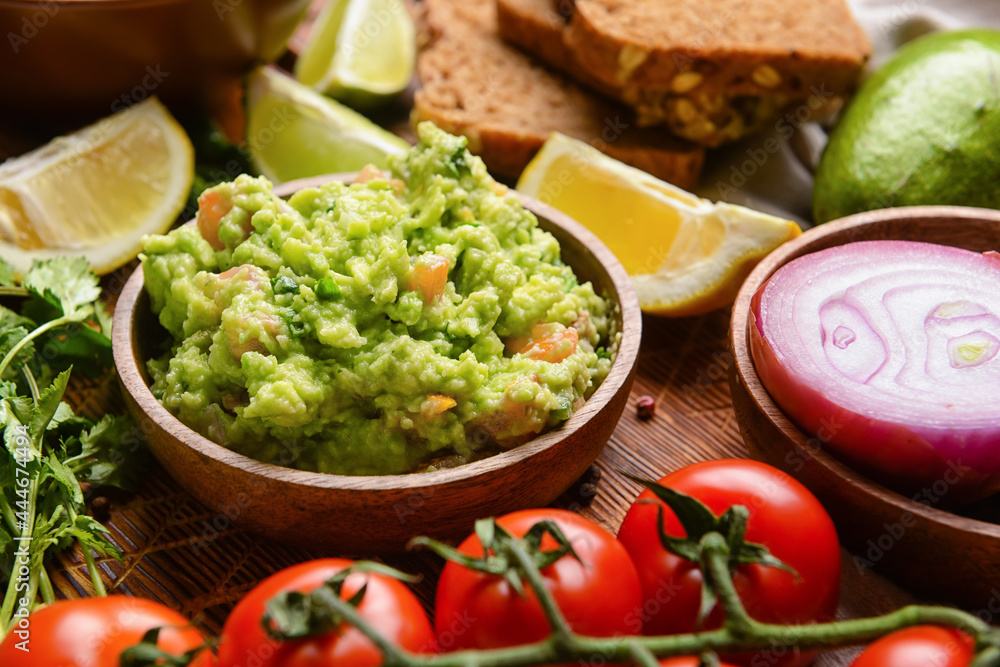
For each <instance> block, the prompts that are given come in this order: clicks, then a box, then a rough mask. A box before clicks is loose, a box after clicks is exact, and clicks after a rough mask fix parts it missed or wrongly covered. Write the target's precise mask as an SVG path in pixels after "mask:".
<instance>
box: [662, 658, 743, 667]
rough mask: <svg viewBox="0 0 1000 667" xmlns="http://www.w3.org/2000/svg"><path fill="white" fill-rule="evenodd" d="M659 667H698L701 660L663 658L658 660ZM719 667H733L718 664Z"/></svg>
mask: <svg viewBox="0 0 1000 667" xmlns="http://www.w3.org/2000/svg"><path fill="white" fill-rule="evenodd" d="M660 665H661V667H699V665H701V658H696V657H694V656H683V657H680V658H663V659H662V660H660ZM719 667H733V666H732V665H730V664H729V663H726V662H720V663H719Z"/></svg>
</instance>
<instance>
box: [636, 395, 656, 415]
mask: <svg viewBox="0 0 1000 667" xmlns="http://www.w3.org/2000/svg"><path fill="white" fill-rule="evenodd" d="M635 412H636V415H638V417H639V419H641V420H643V421H646V420H647V419H652V418H653V415H654V414H656V399H655V398H653V397H652V396H640V397H639V399H638V400H637V401H636V402H635Z"/></svg>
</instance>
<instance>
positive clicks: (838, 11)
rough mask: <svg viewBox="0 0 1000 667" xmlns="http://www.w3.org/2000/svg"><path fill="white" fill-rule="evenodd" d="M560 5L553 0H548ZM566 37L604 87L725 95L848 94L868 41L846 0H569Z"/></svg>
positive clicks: (866, 53)
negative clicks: (692, 83) (681, 82)
mask: <svg viewBox="0 0 1000 667" xmlns="http://www.w3.org/2000/svg"><path fill="white" fill-rule="evenodd" d="M555 1H558V0H555ZM573 4H574V7H573V10H572V18H571V19H570V21H569V25H568V27H567V28H566V34H565V41H566V44H567V46H568V47H569V49H570V50H571V51H572V52H573V54H574V56H575V58H576V61H577V62H578V63H579V65H580V67H581V68H583V69H584V70H585V71H587V72H588V74H589V75H590V76H592V77H594V78H596V79H598V80H600V81H603V82H604V83H605V84H606V85H611V86H637V87H645V88H659V89H670V88H671V86H672V85H674V84H675V79H676V77H678V75H682V74H684V73H685V72H697V73H698V74H701V76H702V80H701V82H700V84H699V88H702V89H703V90H707V91H712V92H726V93H728V94H730V95H766V94H782V95H788V96H791V97H796V96H798V97H802V96H805V95H808V94H809V93H810V92H811V91H810V88H811V87H813V86H816V87H820V86H823V87H825V90H827V91H830V92H831V93H833V94H842V93H848V92H850V91H852V90H853V89H854V88H855V87H856V86H857V83H858V80H859V78H860V76H861V72H862V69H863V67H864V64H865V62H866V61H867V59H868V57H869V56H870V55H871V44H870V43H869V42H868V38H867V37H866V36H865V33H864V31H863V30H862V29H861V27H860V26H859V25H858V24H857V22H856V21H855V20H854V17H853V16H852V15H851V12H850V10H849V9H848V7H847V4H846V3H845V2H844V0H809V1H808V2H787V1H783V0H688V1H674V2H663V1H662V0H575V2H574V3H573Z"/></svg>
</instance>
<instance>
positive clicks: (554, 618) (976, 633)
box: [331, 532, 1000, 667]
mask: <svg viewBox="0 0 1000 667" xmlns="http://www.w3.org/2000/svg"><path fill="white" fill-rule="evenodd" d="M699 545H700V547H701V557H700V561H701V566H702V571H703V572H704V573H705V574H706V579H711V583H712V584H713V585H714V589H715V591H716V593H717V595H718V600H719V603H720V604H721V605H722V607H723V609H724V611H725V616H724V621H723V625H722V627H721V628H718V629H715V630H703V631H699V632H693V633H688V634H677V635H661V636H638V635H619V636H615V637H585V636H582V635H578V634H576V633H574V632H573V631H572V630H571V628H570V627H569V624H568V623H567V621H566V618H565V617H564V616H563V614H562V612H561V611H560V610H559V607H558V605H557V603H556V601H555V599H554V598H553V597H552V593H551V592H550V591H549V589H548V588H547V587H546V585H545V582H544V579H543V577H542V573H541V570H540V568H539V567H538V565H537V564H536V563H535V562H534V560H533V559H532V558H531V556H530V555H529V554H528V553H527V551H526V550H525V548H524V547H523V545H521V544H520V543H518V542H517V541H516V540H515V541H514V543H512V544H511V545H509V546H510V553H511V555H513V556H514V558H515V559H516V560H517V561H518V564H519V566H520V567H521V568H523V570H522V571H523V574H524V577H525V579H526V580H527V582H528V584H529V585H530V586H531V588H532V590H533V591H534V593H535V596H536V597H537V598H538V601H539V604H540V605H541V607H542V611H543V612H544V613H545V617H546V619H548V621H549V624H550V626H551V628H552V634H550V635H549V637H548V638H546V639H545V640H543V641H540V642H535V643H533V644H524V645H521V646H513V647H509V648H500V649H483V650H463V651H455V652H452V653H441V654H432V655H417V654H414V653H410V652H409V651H406V650H403V649H400V648H399V647H396V646H394V645H393V644H391V643H389V642H388V641H387V640H386V639H385V638H384V637H382V636H381V635H379V633H378V631H376V630H375V629H374V628H373V627H372V626H371V625H369V624H368V623H367V622H366V621H365V620H364V619H363V618H361V616H360V615H359V614H358V612H357V610H356V609H355V608H354V607H352V606H351V605H350V604H349V602H348V601H346V600H342V599H339V598H337V599H335V600H331V604H332V605H334V606H336V608H337V610H338V612H340V613H341V614H342V615H343V618H344V619H345V620H346V622H348V623H350V624H351V625H353V626H355V627H356V628H358V630H360V631H361V632H362V633H363V634H364V635H365V636H367V637H368V638H369V639H371V640H372V642H374V643H375V644H376V646H378V647H379V648H380V649H381V650H382V652H383V654H384V656H385V663H384V664H385V666H386V667H473V666H474V667H528V666H530V665H541V664H553V663H565V662H569V661H574V660H584V661H586V660H591V659H593V658H595V657H598V656H600V657H601V658H602V659H604V660H605V661H607V662H614V663H638V664H639V665H640V666H641V667H655V666H656V664H657V663H656V659H657V658H665V657H672V656H691V655H694V656H697V655H703V654H710V653H713V652H714V653H723V654H725V653H746V652H750V651H758V650H762V649H768V648H778V647H780V648H783V649H787V648H790V647H798V648H800V649H803V650H814V649H832V648H841V647H844V646H852V645H856V644H862V643H865V642H868V641H871V640H873V639H877V638H879V637H882V636H884V635H887V634H889V633H890V632H893V631H895V630H900V629H902V628H906V627H910V626H914V625H939V626H944V627H951V628H957V629H959V630H961V631H963V632H966V633H968V634H969V635H971V636H972V637H974V638H975V640H976V642H977V646H978V647H979V653H978V654H977V657H976V659H975V660H974V662H973V663H972V667H997V666H1000V628H994V627H992V626H990V625H989V624H987V623H985V622H983V621H982V620H981V619H979V618H977V617H976V616H974V615H972V614H969V613H967V612H964V611H961V610H959V609H953V608H950V607H937V606H926V605H910V606H906V607H903V608H901V609H897V610H896V611H893V612H891V613H888V614H885V615H883V616H875V617H871V618H861V619H852V620H846V621H833V622H829V623H816V624H811V625H776V624H771V623H761V622H759V621H756V620H754V619H753V618H751V617H750V615H749V614H748V613H747V611H746V609H745V607H744V606H743V603H742V602H741V601H740V598H739V594H738V593H737V592H736V587H735V585H734V584H733V579H732V574H731V572H730V555H731V554H730V550H729V545H728V543H727V541H726V538H725V537H724V536H723V535H722V534H721V533H718V532H709V533H706V534H705V535H704V536H703V537H702V538H701V540H700V541H699Z"/></svg>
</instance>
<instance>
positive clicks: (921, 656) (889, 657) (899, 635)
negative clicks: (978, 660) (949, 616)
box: [851, 625, 975, 667]
mask: <svg viewBox="0 0 1000 667" xmlns="http://www.w3.org/2000/svg"><path fill="white" fill-rule="evenodd" d="M974 654H975V646H974V643H973V641H972V638H971V637H969V636H968V635H967V634H965V633H963V632H959V631H958V630H954V629H951V628H940V627H937V626H934V625H916V626H914V627H912V628H904V629H902V630H897V631H896V632H893V633H892V634H888V635H886V636H885V637H882V638H881V639H879V640H878V641H875V642H874V643H872V644H871V645H870V646H869V647H868V648H866V649H865V650H864V652H862V653H861V655H859V656H858V657H857V658H856V659H855V660H854V662H852V663H851V667H913V666H914V665H933V666H934V667H968V665H969V664H970V663H971V662H972V657H973V655H974Z"/></svg>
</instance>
